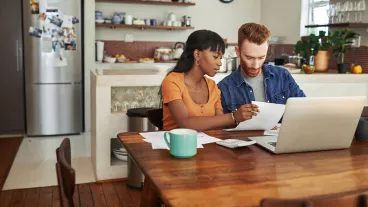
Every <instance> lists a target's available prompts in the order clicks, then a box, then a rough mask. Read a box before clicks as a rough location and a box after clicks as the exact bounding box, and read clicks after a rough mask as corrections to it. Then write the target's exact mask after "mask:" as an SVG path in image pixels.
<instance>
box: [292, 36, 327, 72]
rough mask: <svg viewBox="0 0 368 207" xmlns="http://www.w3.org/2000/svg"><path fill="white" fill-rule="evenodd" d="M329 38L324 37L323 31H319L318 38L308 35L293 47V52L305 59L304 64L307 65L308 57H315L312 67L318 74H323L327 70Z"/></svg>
mask: <svg viewBox="0 0 368 207" xmlns="http://www.w3.org/2000/svg"><path fill="white" fill-rule="evenodd" d="M328 37H329V36H326V32H325V31H320V32H319V34H318V36H316V35H315V34H310V35H309V36H303V37H302V38H301V40H299V41H298V42H297V43H296V45H295V50H294V52H295V53H296V54H301V55H302V56H303V58H304V59H305V62H304V64H307V65H309V64H310V63H309V59H310V56H311V55H313V56H315V61H314V66H315V70H316V71H318V72H325V71H327V70H328V62H329V56H328V49H329V48H330V46H331V43H330V41H329V38H328Z"/></svg>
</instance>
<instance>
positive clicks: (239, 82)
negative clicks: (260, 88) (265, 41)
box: [218, 64, 305, 113]
mask: <svg viewBox="0 0 368 207" xmlns="http://www.w3.org/2000/svg"><path fill="white" fill-rule="evenodd" d="M262 72H263V76H264V88H265V96H266V97H265V98H266V101H267V102H270V103H277V104H286V101H287V99H288V98H289V97H305V94H304V92H303V91H302V90H301V89H300V88H299V86H298V84H297V83H296V82H295V80H294V78H293V77H292V76H291V74H290V73H289V71H287V70H286V69H284V68H281V67H277V66H272V65H268V64H264V65H263V67H262ZM218 87H219V88H220V90H221V103H222V108H223V110H224V113H230V112H232V111H235V110H236V109H238V108H239V107H240V106H241V105H243V104H250V103H252V101H255V98H254V94H253V89H252V87H251V86H250V85H248V84H247V83H246V82H245V81H244V78H243V76H242V74H241V67H240V66H239V67H238V69H236V70H235V71H234V72H232V73H231V74H230V75H228V76H227V77H225V78H224V79H223V80H221V81H220V82H219V83H218Z"/></svg>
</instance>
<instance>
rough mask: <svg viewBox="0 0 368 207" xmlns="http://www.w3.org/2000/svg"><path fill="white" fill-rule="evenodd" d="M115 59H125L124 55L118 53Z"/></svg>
mask: <svg viewBox="0 0 368 207" xmlns="http://www.w3.org/2000/svg"><path fill="white" fill-rule="evenodd" d="M115 57H116V58H125V56H124V54H119V53H118V54H116V55H115Z"/></svg>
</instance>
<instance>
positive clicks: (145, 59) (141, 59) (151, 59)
mask: <svg viewBox="0 0 368 207" xmlns="http://www.w3.org/2000/svg"><path fill="white" fill-rule="evenodd" d="M153 60H154V59H153V58H140V59H139V61H153Z"/></svg>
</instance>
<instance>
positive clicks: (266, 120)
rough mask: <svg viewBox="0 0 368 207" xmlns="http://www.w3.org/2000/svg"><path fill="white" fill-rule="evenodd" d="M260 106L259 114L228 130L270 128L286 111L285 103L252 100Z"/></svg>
mask: <svg viewBox="0 0 368 207" xmlns="http://www.w3.org/2000/svg"><path fill="white" fill-rule="evenodd" d="M252 104H256V105H257V106H258V107H259V111H260V112H259V113H257V116H253V117H252V119H250V120H247V121H243V122H241V123H240V124H239V125H238V126H237V127H236V128H233V129H226V131H238V130H270V129H272V128H273V127H275V126H276V124H277V123H278V122H279V121H280V119H281V117H282V115H283V114H284V111H285V105H283V104H273V103H267V102H258V101H252Z"/></svg>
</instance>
